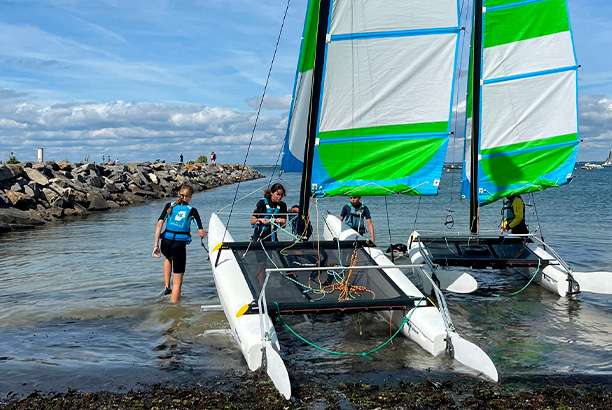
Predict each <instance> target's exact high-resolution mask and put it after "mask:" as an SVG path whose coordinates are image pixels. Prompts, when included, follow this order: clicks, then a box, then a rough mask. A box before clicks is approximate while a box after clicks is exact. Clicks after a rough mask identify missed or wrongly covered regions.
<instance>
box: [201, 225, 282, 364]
mask: <svg viewBox="0 0 612 410" xmlns="http://www.w3.org/2000/svg"><path fill="white" fill-rule="evenodd" d="M224 235H225V236H224ZM222 242H225V243H228V242H234V239H233V238H232V236H231V235H230V233H229V232H227V231H226V229H225V226H224V225H223V223H222V222H221V220H220V219H219V217H218V216H217V214H212V216H211V217H210V222H209V225H208V246H209V248H208V249H210V260H211V261H212V270H213V276H214V279H215V285H216V287H217V293H218V294H219V300H220V301H221V306H222V307H223V312H224V313H225V317H226V318H227V321H228V322H229V325H230V328H231V331H232V335H233V336H234V339H235V340H236V343H237V344H238V346H239V347H240V350H241V351H242V355H243V356H244V359H245V360H246V362H247V364H248V366H249V369H250V370H252V371H255V370H257V369H259V368H260V367H261V364H262V360H261V359H262V347H263V344H262V331H261V323H260V318H259V315H242V316H240V317H236V313H237V312H238V311H239V310H240V309H241V308H242V307H243V306H245V305H247V304H249V303H251V302H252V301H253V295H252V293H251V291H250V289H249V287H248V285H247V283H246V281H245V280H244V276H243V274H242V271H241V269H240V266H239V265H238V262H237V261H236V258H235V257H234V254H233V252H231V251H228V250H225V251H224V252H222V253H221V257H220V258H219V261H218V263H216V260H217V254H218V252H220V250H219V249H218V248H217V246H218V245H219V244H220V243H222ZM263 319H264V320H265V321H267V322H268V323H267V326H268V327H269V328H270V339H271V341H272V344H273V347H274V348H275V349H276V350H277V351H278V350H279V345H278V340H277V338H276V332H275V330H274V326H273V323H272V321H271V320H270V318H269V317H268V316H264V317H263Z"/></svg>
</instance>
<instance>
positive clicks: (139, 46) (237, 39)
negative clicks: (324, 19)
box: [0, 0, 612, 164]
mask: <svg viewBox="0 0 612 410" xmlns="http://www.w3.org/2000/svg"><path fill="white" fill-rule="evenodd" d="M568 3H569V8H570V16H571V20H572V28H573V31H574V39H575V43H576V53H577V55H578V61H579V63H580V64H581V65H582V67H583V68H581V70H580V73H579V93H580V109H581V114H580V121H581V136H582V138H583V140H584V141H583V143H582V144H581V147H580V150H579V157H578V158H579V160H583V161H585V160H601V161H603V159H604V158H605V156H606V155H607V151H608V150H610V149H612V53H610V50H612V26H611V25H610V21H612V1H609V0H569V2H568ZM285 5H286V2H285V1H281V0H278V1H269V0H257V1H252V0H231V1H229V0H226V1H219V0H200V1H198V0H172V1H169V0H163V1H162V0H146V1H144V0H88V1H85V0H8V1H7V0H0V160H2V161H6V159H7V158H8V156H9V154H10V152H11V151H12V152H15V154H16V155H17V157H18V158H19V159H20V160H22V161H23V160H35V159H36V149H37V148H38V147H43V148H44V149H45V159H54V160H56V161H61V160H66V159H67V160H70V161H82V160H84V159H85V158H86V157H89V158H90V160H92V161H99V160H100V157H101V156H102V155H110V156H111V157H112V158H113V159H116V158H119V160H120V161H122V162H127V161H133V160H155V159H158V158H159V159H165V160H166V161H177V160H178V157H179V154H180V153H183V155H184V156H185V160H194V159H196V158H197V157H198V156H199V155H208V154H209V153H210V151H212V150H214V151H215V152H216V153H217V155H218V159H219V161H221V162H243V161H244V157H245V153H246V147H247V146H248V143H249V140H250V138H251V133H252V130H253V123H254V119H255V114H256V112H257V107H258V105H259V99H260V96H261V93H262V91H263V87H264V84H265V80H266V76H267V73H268V69H269V66H270V60H271V58H272V55H273V52H274V46H275V44H276V40H277V36H278V32H279V29H280V25H281V22H282V16H283V13H284V11H285ZM305 7H306V0H291V4H290V8H289V12H288V16H287V20H286V22H285V26H284V31H283V36H282V38H281V41H280V44H279V50H278V53H277V55H276V61H275V64H274V67H273V71H272V76H271V79H270V83H269V85H268V89H267V93H266V95H267V97H266V101H265V103H264V110H263V111H262V114H261V116H260V119H259V123H258V128H257V131H256V133H255V137H254V143H253V148H252V149H251V152H250V154H249V161H248V162H249V163H250V164H273V163H275V162H276V160H277V157H278V155H279V151H280V148H281V144H282V139H283V136H284V133H285V129H286V125H287V116H288V109H289V104H290V98H291V92H292V89H293V81H294V78H295V68H296V63H297V54H298V51H299V43H300V37H301V33H302V25H303V21H304V13H305ZM451 145H452V144H451Z"/></svg>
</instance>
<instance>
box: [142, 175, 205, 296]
mask: <svg viewBox="0 0 612 410" xmlns="http://www.w3.org/2000/svg"><path fill="white" fill-rule="evenodd" d="M191 198H193V188H192V187H191V186H189V185H183V186H182V187H181V189H179V192H178V199H177V200H176V201H174V202H173V203H170V202H168V203H167V204H166V206H165V207H164V210H163V211H162V213H161V215H160V216H159V219H158V221H157V228H156V229H155V247H154V248H153V257H155V258H161V255H162V254H163V255H164V256H165V257H166V259H165V260H164V282H165V286H166V287H165V290H164V295H168V294H170V293H172V296H170V301H171V302H172V303H177V302H178V301H179V300H180V299H181V287H182V286H183V275H184V274H185V263H186V261H187V252H186V247H187V245H188V244H189V243H190V242H191V234H190V227H191V222H194V223H195V224H196V226H197V227H198V234H199V235H200V238H204V237H205V236H206V235H207V233H206V232H205V231H204V228H203V227H202V220H201V219H200V214H199V213H198V210H197V209H195V208H194V207H192V206H191V205H189V201H191ZM164 222H165V223H166V229H165V230H164V231H163V232H162V226H163V225H164ZM160 238H161V248H160V246H159V239H160ZM173 268H174V277H173V280H172V285H173V286H172V289H170V274H171V272H172V269H173Z"/></svg>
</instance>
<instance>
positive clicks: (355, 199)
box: [340, 196, 376, 243]
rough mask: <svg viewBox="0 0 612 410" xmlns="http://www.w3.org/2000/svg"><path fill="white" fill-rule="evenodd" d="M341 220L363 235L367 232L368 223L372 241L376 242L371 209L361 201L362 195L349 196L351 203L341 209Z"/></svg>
mask: <svg viewBox="0 0 612 410" xmlns="http://www.w3.org/2000/svg"><path fill="white" fill-rule="evenodd" d="M340 220H341V221H344V222H345V223H346V224H347V225H348V226H349V227H351V228H353V229H354V230H356V231H357V233H359V235H361V236H363V234H364V233H366V224H367V226H368V231H369V232H370V236H371V238H372V242H374V243H375V242H376V241H375V240H374V225H373V224H372V217H371V216H370V210H369V209H368V207H367V206H365V205H364V204H362V203H361V197H360V196H349V203H348V204H346V205H344V206H343V207H342V211H340Z"/></svg>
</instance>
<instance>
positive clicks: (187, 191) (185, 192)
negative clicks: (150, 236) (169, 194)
mask: <svg viewBox="0 0 612 410" xmlns="http://www.w3.org/2000/svg"><path fill="white" fill-rule="evenodd" d="M191 195H193V188H192V187H191V185H183V186H182V187H181V189H179V191H178V199H177V200H176V201H174V202H173V203H172V204H171V205H170V208H168V215H172V208H174V207H175V206H177V205H180V204H182V203H183V198H185V197H187V196H191Z"/></svg>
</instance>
